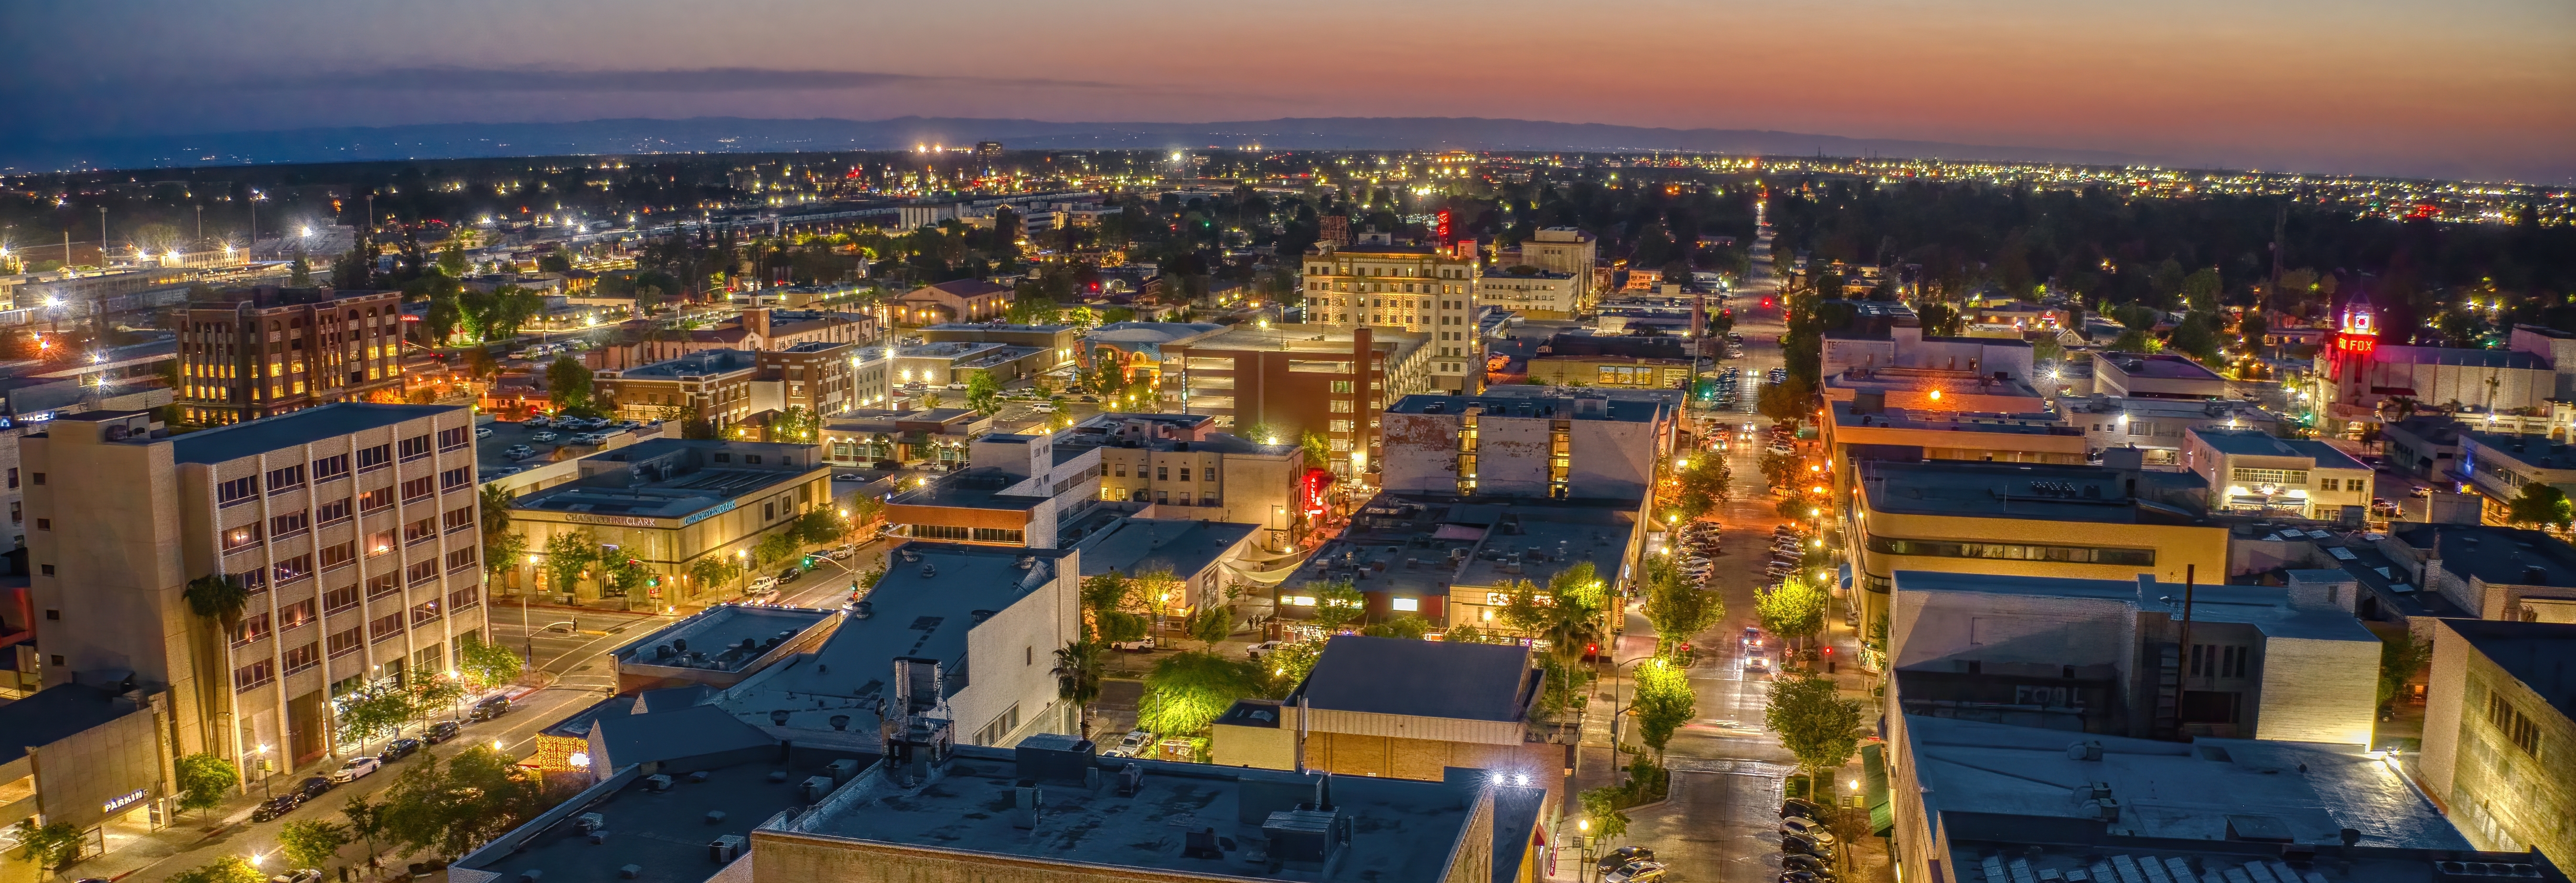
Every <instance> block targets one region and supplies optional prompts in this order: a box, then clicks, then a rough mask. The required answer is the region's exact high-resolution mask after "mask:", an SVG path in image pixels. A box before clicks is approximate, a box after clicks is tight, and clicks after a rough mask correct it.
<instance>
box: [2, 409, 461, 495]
mask: <svg viewBox="0 0 2576 883" xmlns="http://www.w3.org/2000/svg"><path fill="white" fill-rule="evenodd" d="M438 436H439V449H440V450H456V449H457V448H462V447H466V446H468V445H471V444H473V439H474V434H473V430H472V429H470V428H467V427H457V428H454V429H442V430H439V432H438ZM451 437H452V438H451ZM400 445H401V451H400V454H399V456H400V458H401V459H404V460H415V459H419V458H421V457H426V456H429V450H430V437H429V436H426V435H422V436H415V437H412V438H407V439H403V440H402V441H401V443H400ZM396 456H397V454H396V452H395V446H394V445H376V446H374V447H371V448H361V449H359V450H358V452H357V457H358V469H357V471H359V472H369V471H373V470H376V469H380V468H383V467H385V466H387V465H391V464H392V463H393V462H394V459H395V458H396ZM307 475H308V469H307V467H306V466H305V465H304V464H296V465H293V466H281V467H278V468H276V469H271V470H269V471H268V473H267V474H266V475H265V476H257V475H245V476H242V477H240V478H236V479H233V480H231V481H226V482H223V483H220V484H217V485H215V505H217V506H231V505H235V504H239V503H247V502H250V501H251V500H254V499H257V498H258V497H259V495H260V488H261V484H262V483H261V479H262V478H263V477H264V478H266V479H267V481H266V486H267V489H268V492H269V493H272V494H277V493H284V492H286V491H291V490H295V489H297V488H301V487H303V486H304V485H305V480H306V476H307ZM309 475H310V476H311V479H312V481H314V482H316V483H319V482H324V481H330V480H332V479H336V478H345V477H347V476H348V475H349V455H347V454H333V455H331V456H328V457H323V458H321V459H318V460H315V461H313V463H312V464H311V467H310V469H309ZM439 479H440V482H441V483H442V484H444V485H445V486H446V487H447V488H449V489H454V488H459V487H464V486H466V485H469V484H473V483H474V475H473V467H470V466H469V467H459V468H456V469H450V470H447V471H446V472H443V473H440V475H439ZM427 481H428V480H427V479H416V480H415V481H413V482H404V487H405V488H409V487H411V486H412V485H413V484H414V483H415V482H417V483H420V484H421V485H422V486H424V487H426V486H427ZM36 483H37V484H43V483H44V479H43V478H42V477H41V476H39V477H38V478H37V479H36Z"/></svg>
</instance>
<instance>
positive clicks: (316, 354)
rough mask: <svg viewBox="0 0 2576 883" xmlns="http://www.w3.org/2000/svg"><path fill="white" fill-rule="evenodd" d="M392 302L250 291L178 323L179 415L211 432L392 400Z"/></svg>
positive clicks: (396, 307) (396, 371)
mask: <svg viewBox="0 0 2576 883" xmlns="http://www.w3.org/2000/svg"><path fill="white" fill-rule="evenodd" d="M402 322H403V315H402V292H399V291H333V290H331V289H328V288H271V287H266V286H263V287H259V288H252V289H243V290H236V291H227V292H223V293H221V294H218V295H216V296H215V297H214V298H212V299H209V300H200V301H195V302H191V303H189V304H188V305H187V308H186V309H185V310H183V311H182V312H181V315H180V317H179V376H178V383H177V384H175V385H176V387H177V390H176V391H177V395H178V405H179V411H180V415H181V416H182V417H183V418H184V419H185V420H187V421H188V422H190V423H194V424H198V425H205V426H219V425H223V424H227V423H239V422H242V421H244V420H257V419H259V418H262V417H272V416H276V415H278V414H284V413H287V412H289V411H296V410H300V409H304V408H310V407H313V406H315V405H321V404H328V403H331V402H354V401H365V400H367V399H369V398H371V397H375V396H376V395H377V394H379V393H382V394H387V395H392V394H396V393H399V392H400V391H401V390H402V383H403V379H402V378H403V373H402V341H403V331H402V327H403V326H402Z"/></svg>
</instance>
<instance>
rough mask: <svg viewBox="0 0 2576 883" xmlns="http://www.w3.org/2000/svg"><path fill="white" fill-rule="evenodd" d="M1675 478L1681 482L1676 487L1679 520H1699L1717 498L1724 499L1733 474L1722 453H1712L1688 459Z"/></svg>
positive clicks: (1715, 504)
mask: <svg viewBox="0 0 2576 883" xmlns="http://www.w3.org/2000/svg"><path fill="white" fill-rule="evenodd" d="M1766 456H1767V455H1766ZM1674 478H1675V479H1676V480H1678V481H1679V482H1680V486H1679V487H1678V488H1676V489H1675V499H1674V503H1673V505H1674V509H1675V510H1676V511H1677V512H1679V513H1680V514H1681V520H1683V521H1698V520H1700V519H1701V518H1704V517H1707V516H1708V513H1710V512H1713V511H1716V509H1717V504H1718V501H1720V500H1724V499H1726V497H1727V484H1728V483H1729V482H1731V481H1733V480H1734V478H1735V475H1734V470H1733V469H1732V468H1731V467H1729V466H1728V465H1727V463H1726V457H1725V456H1723V455H1719V454H1711V455H1709V456H1705V457H1699V458H1695V459H1693V460H1691V461H1690V466H1689V467H1687V468H1685V469H1683V470H1682V471H1681V473H1680V474H1679V475H1676V476H1674Z"/></svg>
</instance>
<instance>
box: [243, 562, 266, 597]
mask: <svg viewBox="0 0 2576 883" xmlns="http://www.w3.org/2000/svg"><path fill="white" fill-rule="evenodd" d="M241 581H242V588H245V589H249V590H251V591H253V592H265V591H268V568H265V567H253V568H251V569H249V570H245V571H242V572H241Z"/></svg>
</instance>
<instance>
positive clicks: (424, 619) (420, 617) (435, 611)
mask: <svg viewBox="0 0 2576 883" xmlns="http://www.w3.org/2000/svg"><path fill="white" fill-rule="evenodd" d="M439 615H440V614H439V607H438V602H436V601H423V602H421V603H420V604H417V605H414V606H413V607H412V608H411V624H412V625H413V626H414V627H419V626H421V625H425V624H428V623H433V622H437V621H438V617H439Z"/></svg>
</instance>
